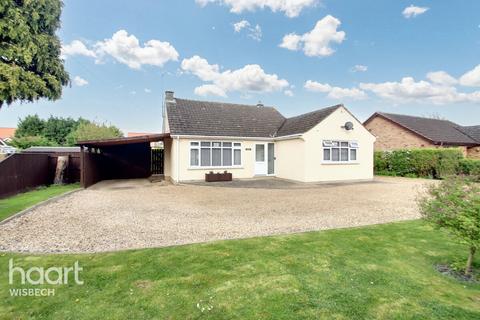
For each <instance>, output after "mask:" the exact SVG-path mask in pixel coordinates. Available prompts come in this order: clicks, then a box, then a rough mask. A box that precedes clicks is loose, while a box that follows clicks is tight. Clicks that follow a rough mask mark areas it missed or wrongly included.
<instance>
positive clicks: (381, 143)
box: [365, 117, 435, 151]
mask: <svg viewBox="0 0 480 320" xmlns="http://www.w3.org/2000/svg"><path fill="white" fill-rule="evenodd" d="M365 127H366V128H367V130H368V131H370V132H371V133H373V135H374V136H376V137H377V141H375V150H377V151H387V150H396V149H413V148H433V147H435V145H433V144H432V143H431V142H429V141H428V140H426V139H424V138H422V137H420V136H418V135H416V134H414V133H411V132H410V131H408V130H405V129H404V128H403V127H401V126H399V125H398V124H396V123H393V122H391V121H389V120H386V119H384V118H382V117H375V118H373V119H372V120H371V121H370V122H368V123H367V124H366V125H365Z"/></svg>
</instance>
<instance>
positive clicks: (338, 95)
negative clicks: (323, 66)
mask: <svg viewBox="0 0 480 320" xmlns="http://www.w3.org/2000/svg"><path fill="white" fill-rule="evenodd" d="M304 88H305V89H307V90H308V91H313V92H322V93H328V94H327V97H328V98H331V99H336V100H338V99H353V100H361V99H366V98H367V94H366V93H365V92H364V91H362V90H360V89H358V88H340V87H332V86H331V85H329V84H327V83H325V84H324V83H319V82H316V81H312V80H308V81H307V82H305V85H304Z"/></svg>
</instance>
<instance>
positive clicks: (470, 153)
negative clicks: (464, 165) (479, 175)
mask: <svg viewBox="0 0 480 320" xmlns="http://www.w3.org/2000/svg"><path fill="white" fill-rule="evenodd" d="M467 157H468V158H471V159H479V160H480V146H479V147H472V148H468V150H467Z"/></svg>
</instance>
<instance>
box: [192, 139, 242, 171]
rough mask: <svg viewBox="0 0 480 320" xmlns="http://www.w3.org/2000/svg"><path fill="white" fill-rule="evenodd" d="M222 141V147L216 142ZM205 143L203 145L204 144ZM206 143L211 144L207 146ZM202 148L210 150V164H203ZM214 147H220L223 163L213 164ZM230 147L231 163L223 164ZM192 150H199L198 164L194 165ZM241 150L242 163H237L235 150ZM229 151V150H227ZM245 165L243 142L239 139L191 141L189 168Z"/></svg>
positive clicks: (224, 167)
mask: <svg viewBox="0 0 480 320" xmlns="http://www.w3.org/2000/svg"><path fill="white" fill-rule="evenodd" d="M218 143H220V147H218V145H217V146H215V147H214V144H218ZM202 144H203V145H202ZM206 144H209V145H208V146H206ZM229 144H230V146H229ZM202 149H209V150H210V165H209V166H202ZM213 149H220V163H221V165H219V166H217V165H215V166H214V165H212V163H213ZM229 149H230V160H231V165H226V166H225V165H223V157H224V152H226V150H229ZM192 150H198V151H197V152H198V165H192ZM236 150H239V151H240V164H237V165H236V164H235V151H236ZM227 152H228V151H227ZM242 165H243V154H242V143H241V142H237V141H228V140H226V141H224V140H195V141H189V152H188V168H189V169H217V168H218V169H227V168H241V167H242Z"/></svg>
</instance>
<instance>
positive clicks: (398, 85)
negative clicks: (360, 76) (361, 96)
mask: <svg viewBox="0 0 480 320" xmlns="http://www.w3.org/2000/svg"><path fill="white" fill-rule="evenodd" d="M360 88H361V89H363V90H368V91H371V92H373V93H374V94H376V95H377V96H378V97H380V98H383V99H387V100H392V101H395V102H399V103H407V102H427V103H433V104H446V103H458V102H471V103H480V91H476V92H471V93H464V92H458V91H457V88H455V87H453V86H446V85H445V84H437V83H432V82H428V81H425V80H421V81H415V79H414V78H412V77H405V78H402V80H401V81H400V82H383V83H361V84H360Z"/></svg>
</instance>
